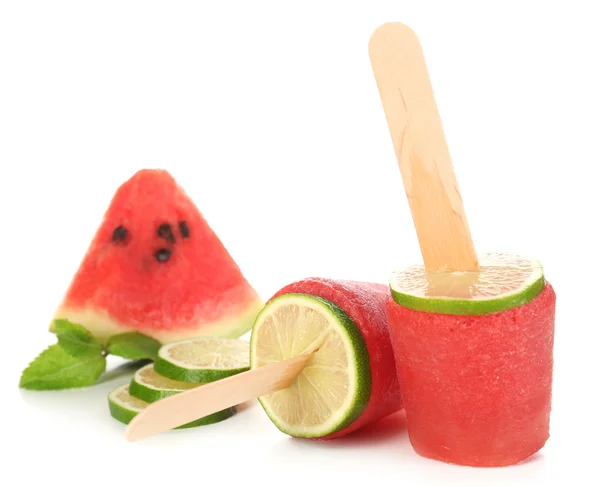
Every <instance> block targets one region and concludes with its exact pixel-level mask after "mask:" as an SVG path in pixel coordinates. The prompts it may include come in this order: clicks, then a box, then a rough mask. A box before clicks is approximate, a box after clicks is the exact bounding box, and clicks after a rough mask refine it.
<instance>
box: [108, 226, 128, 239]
mask: <svg viewBox="0 0 600 487" xmlns="http://www.w3.org/2000/svg"><path fill="white" fill-rule="evenodd" d="M128 234H129V232H128V231H127V229H126V228H125V227H124V226H123V225H119V226H118V227H117V228H115V229H114V231H113V234H112V241H113V242H115V243H124V242H125V240H127V235H128Z"/></svg>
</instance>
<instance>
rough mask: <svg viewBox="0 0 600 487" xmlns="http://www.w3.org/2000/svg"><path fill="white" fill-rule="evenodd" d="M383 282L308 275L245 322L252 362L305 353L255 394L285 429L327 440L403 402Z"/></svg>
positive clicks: (253, 364)
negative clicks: (278, 385) (283, 378)
mask: <svg viewBox="0 0 600 487" xmlns="http://www.w3.org/2000/svg"><path fill="white" fill-rule="evenodd" d="M388 294H389V290H388V288H387V286H385V285H383V284H372V283H365V282H354V281H336V280H332V279H322V278H310V279H304V280H302V281H298V282H295V283H292V284H289V285H287V286H285V287H284V288H282V289H281V290H279V291H278V292H277V293H276V294H275V295H274V296H273V298H271V299H270V300H269V301H268V302H267V304H266V306H265V308H264V309H263V310H262V311H261V312H260V314H259V315H258V317H257V319H256V322H255V324H254V326H253V328H252V340H251V343H250V364H251V367H252V368H257V367H263V366H265V365H268V364H269V363H273V362H277V361H281V360H285V359H289V358H292V357H294V356H297V355H302V354H305V353H312V354H313V355H312V357H311V358H310V360H309V361H308V362H307V364H306V366H305V367H304V369H303V370H302V371H301V372H300V374H298V376H297V377H295V378H294V380H293V382H292V384H291V385H290V386H289V387H288V388H286V389H283V390H280V391H277V392H274V393H272V394H269V395H266V396H264V397H261V398H259V401H260V403H261V404H262V406H263V408H264V410H265V412H266V413H267V415H268V416H269V418H271V420H272V421H273V423H274V424H275V425H276V426H277V427H278V428H279V429H280V430H281V431H282V432H284V433H287V434H289V435H291V436H295V437H304V438H314V439H321V440H330V439H334V438H339V437H341V436H345V435H347V434H348V433H351V432H353V431H356V430H358V429H360V428H362V427H364V426H367V425H369V424H372V423H374V422H375V421H378V420H380V419H382V418H383V417H385V416H388V415H389V414H391V413H394V412H397V411H399V410H400V409H402V401H401V398H400V389H399V386H398V379H397V377H396V374H395V367H394V354H393V350H392V345H391V342H390V334H389V330H388V325H387V315H386V307H385V303H386V298H387V296H388Z"/></svg>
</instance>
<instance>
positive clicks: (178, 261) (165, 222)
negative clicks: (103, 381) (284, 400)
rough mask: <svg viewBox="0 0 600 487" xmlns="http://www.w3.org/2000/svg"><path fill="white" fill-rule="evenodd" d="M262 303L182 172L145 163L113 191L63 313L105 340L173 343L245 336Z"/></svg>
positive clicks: (58, 314) (60, 315)
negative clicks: (129, 337)
mask: <svg viewBox="0 0 600 487" xmlns="http://www.w3.org/2000/svg"><path fill="white" fill-rule="evenodd" d="M261 307H262V303H261V300H260V298H259V297H258V295H257V293H256V292H255V291H254V289H253V288H252V287H251V286H250V285H249V284H248V282H247V281H246V279H245V278H244V276H243V275H242V273H241V271H240V269H239V267H238V266H237V264H236V263H235V262H234V260H233V259H232V257H231V256H230V255H229V253H228V252H227V250H226V248H225V246H224V245H223V243H222V242H221V241H220V240H219V238H218V237H217V235H216V234H215V233H214V232H213V230H212V229H211V228H210V226H209V225H208V223H207V222H206V220H205V219H204V218H203V216H202V215H201V213H200V211H199V210H198V208H197V207H196V206H195V205H194V203H193V202H192V200H191V199H190V198H189V197H188V195H187V194H186V193H185V192H184V190H183V189H182V188H181V187H180V186H179V185H178V184H177V182H176V181H175V179H174V178H173V177H172V176H171V175H170V174H169V173H168V172H167V171H164V170H141V171H139V172H137V173H136V174H135V175H134V176H133V177H132V178H131V179H129V180H128V181H126V182H125V183H124V184H122V185H121V186H120V187H119V188H118V190H117V191H116V193H115V195H114V196H113V198H112V201H111V202H110V205H109V207H108V209H107V210H106V213H105V215H104V218H103V220H102V222H101V224H100V227H99V228H98V230H97V231H96V235H95V236H94V238H93V240H92V242H91V244H90V247H89V248H88V251H87V253H86V255H85V257H84V259H83V262H82V263H81V265H80V267H79V269H78V271H77V272H76V274H75V276H74V278H73V281H72V282H71V285H70V287H69V289H68V290H67V293H66V296H65V298H64V301H63V302H62V304H61V306H60V307H59V309H58V310H57V312H56V315H55V319H66V320H69V321H71V322H73V323H77V324H79V325H82V326H84V327H85V328H87V329H88V330H89V331H90V332H91V333H92V334H93V335H95V336H96V337H97V338H98V339H100V340H101V341H105V340H106V339H108V338H109V337H110V336H112V335H114V334H119V333H124V332H129V331H138V332H141V333H143V334H146V335H148V336H151V337H153V338H155V339H157V340H158V341H160V342H162V343H167V342H170V341H174V340H179V339H185V338H191V337H197V336H207V335H209V336H223V337H237V336H239V335H241V334H243V333H244V332H246V331H248V330H249V329H250V328H251V326H252V323H253V321H254V318H255V317H256V315H257V314H258V311H260V309H261ZM51 328H52V327H51Z"/></svg>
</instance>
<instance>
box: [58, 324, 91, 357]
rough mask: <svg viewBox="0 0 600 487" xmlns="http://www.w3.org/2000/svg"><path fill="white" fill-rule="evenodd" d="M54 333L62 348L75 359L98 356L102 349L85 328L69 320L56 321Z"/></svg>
mask: <svg viewBox="0 0 600 487" xmlns="http://www.w3.org/2000/svg"><path fill="white" fill-rule="evenodd" d="M54 333H56V336H57V338H58V343H59V344H60V346H61V347H62V348H63V349H64V350H65V351H66V352H68V353H69V354H71V355H73V356H74V357H87V356H97V355H98V353H99V352H102V347H101V346H100V344H99V343H98V342H97V341H96V339H95V338H94V337H93V336H92V334H91V333H90V332H89V331H87V330H86V329H85V328H84V327H83V326H81V325H76V324H74V323H71V322H70V321H67V320H55V321H54Z"/></svg>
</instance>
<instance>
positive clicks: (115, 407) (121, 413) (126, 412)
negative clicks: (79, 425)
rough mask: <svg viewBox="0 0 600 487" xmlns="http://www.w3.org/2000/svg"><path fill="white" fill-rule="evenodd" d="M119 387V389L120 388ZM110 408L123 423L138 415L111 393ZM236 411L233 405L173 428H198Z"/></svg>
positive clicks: (227, 417)
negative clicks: (112, 399) (116, 399)
mask: <svg viewBox="0 0 600 487" xmlns="http://www.w3.org/2000/svg"><path fill="white" fill-rule="evenodd" d="M120 387H123V386H120ZM120 387H119V388H120ZM119 388H117V389H119ZM108 409H109V412H110V415H111V416H112V417H113V418H114V419H116V420H117V421H119V422H120V423H123V424H129V423H130V422H131V421H132V420H133V418H135V417H136V416H137V415H138V411H133V410H131V409H128V408H126V407H123V406H121V405H120V404H118V403H116V402H113V401H111V399H110V395H109V398H108ZM236 413H237V406H232V407H230V408H227V409H223V410H222V411H217V412H216V413H213V414H209V415H208V416H205V417H203V418H199V419H196V420H194V421H191V422H189V423H186V424H184V425H181V426H178V427H177V428H173V429H174V430H179V429H188V428H196V427H198V426H207V425H209V424H214V423H219V422H221V421H225V420H226V419H229V418H231V417H232V416H235V414H236Z"/></svg>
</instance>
